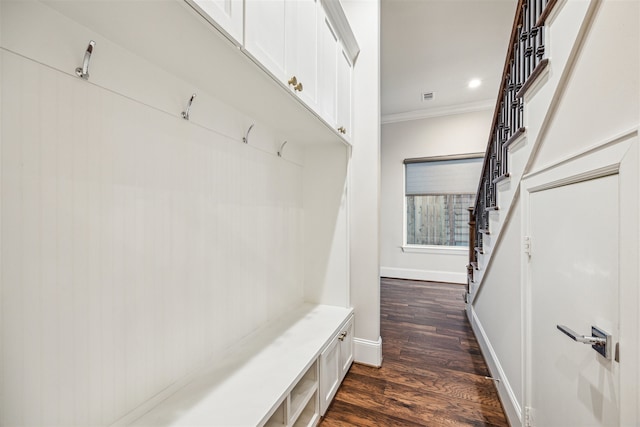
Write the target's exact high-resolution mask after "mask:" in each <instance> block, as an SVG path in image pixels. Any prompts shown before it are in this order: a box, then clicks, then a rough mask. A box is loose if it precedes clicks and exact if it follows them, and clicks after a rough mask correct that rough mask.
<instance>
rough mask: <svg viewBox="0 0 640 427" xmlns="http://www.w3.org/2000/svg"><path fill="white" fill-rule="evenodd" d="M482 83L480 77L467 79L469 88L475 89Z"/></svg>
mask: <svg viewBox="0 0 640 427" xmlns="http://www.w3.org/2000/svg"><path fill="white" fill-rule="evenodd" d="M481 84H482V80H480V79H472V80H470V81H469V88H470V89H475V88H477V87H478V86H480V85H481Z"/></svg>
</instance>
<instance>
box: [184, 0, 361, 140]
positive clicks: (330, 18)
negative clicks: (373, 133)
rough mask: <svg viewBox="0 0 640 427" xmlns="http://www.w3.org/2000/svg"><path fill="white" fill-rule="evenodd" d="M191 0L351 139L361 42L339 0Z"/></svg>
mask: <svg viewBox="0 0 640 427" xmlns="http://www.w3.org/2000/svg"><path fill="white" fill-rule="evenodd" d="M187 1H188V2H189V3H190V4H192V5H195V7H196V8H197V9H198V11H200V13H203V12H204V13H205V14H207V15H209V16H208V17H207V19H209V20H210V21H211V20H213V21H215V22H216V26H217V27H219V28H222V29H223V30H224V31H225V32H227V33H229V34H231V35H232V36H233V38H234V39H235V40H241V41H242V43H241V45H242V47H243V50H244V52H246V53H247V54H248V55H249V56H250V57H251V58H253V60H254V61H255V62H256V63H258V64H259V65H260V66H261V67H262V68H263V69H265V70H266V71H267V72H268V73H269V74H271V75H272V76H273V77H274V78H275V79H276V80H278V81H279V82H280V83H281V84H282V85H283V86H285V87H287V88H288V89H289V90H290V91H292V92H293V93H294V94H295V95H296V96H297V97H298V98H299V99H300V100H301V101H303V103H304V104H305V105H306V106H307V107H309V109H311V110H312V111H313V112H314V113H315V114H316V115H317V116H318V117H320V118H322V119H323V120H324V122H326V124H327V125H329V126H330V127H331V128H332V129H333V130H334V131H335V132H337V133H339V134H340V135H341V136H342V137H343V138H344V139H345V140H347V141H349V140H350V137H351V109H352V104H351V87H352V81H351V79H352V68H353V64H354V63H355V60H356V58H357V56H358V53H359V48H358V44H357V42H356V40H355V37H354V36H353V32H352V31H351V28H350V27H349V23H348V21H347V19H346V16H345V15H344V11H343V10H342V6H341V5H340V2H339V0H244V2H243V0H187ZM243 4H244V28H243V27H242V22H243V16H242V5H243ZM238 16H239V18H238ZM238 19H239V21H237V20H238ZM238 25H239V27H238ZM238 32H239V33H240V36H237V33H238ZM242 34H243V35H244V36H243V37H242Z"/></svg>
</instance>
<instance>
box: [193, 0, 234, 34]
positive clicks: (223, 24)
mask: <svg viewBox="0 0 640 427" xmlns="http://www.w3.org/2000/svg"><path fill="white" fill-rule="evenodd" d="M191 1H192V3H193V4H195V5H196V6H197V7H198V8H199V9H200V10H201V11H202V12H204V13H205V14H206V15H208V16H209V17H210V18H211V19H212V20H213V21H214V23H215V24H217V25H218V26H219V27H220V28H221V29H222V30H224V31H225V32H226V33H227V34H229V35H230V36H231V37H232V38H233V39H234V40H235V41H236V42H237V43H238V45H242V43H243V40H242V32H243V31H242V30H243V28H242V24H243V21H244V19H243V18H244V17H243V5H242V0H191Z"/></svg>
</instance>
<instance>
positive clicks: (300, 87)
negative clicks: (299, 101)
mask: <svg viewBox="0 0 640 427" xmlns="http://www.w3.org/2000/svg"><path fill="white" fill-rule="evenodd" d="M293 90H295V91H296V92H302V83H298V84H297V85H295V86H294V87H293Z"/></svg>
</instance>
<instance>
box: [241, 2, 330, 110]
mask: <svg viewBox="0 0 640 427" xmlns="http://www.w3.org/2000/svg"><path fill="white" fill-rule="evenodd" d="M320 11H321V8H320V4H319V2H318V0H246V2H245V15H246V18H245V23H246V26H245V37H246V38H245V49H246V50H247V52H248V53H249V54H250V55H251V56H253V57H254V58H255V59H256V60H257V61H258V62H259V63H260V64H261V65H262V66H263V67H265V68H266V69H267V70H268V71H269V72H271V73H272V74H273V75H274V76H275V77H276V78H277V79H278V80H280V81H281V82H283V83H284V84H287V85H288V86H289V87H290V88H291V90H293V91H294V92H296V93H297V94H298V95H299V96H300V97H301V98H302V99H303V100H304V101H305V102H306V103H307V104H308V105H309V106H310V107H311V108H314V109H315V108H316V104H317V96H318V29H319V24H320V18H319V17H320Z"/></svg>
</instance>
